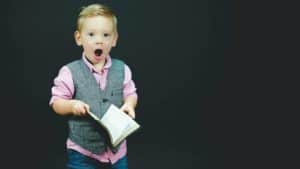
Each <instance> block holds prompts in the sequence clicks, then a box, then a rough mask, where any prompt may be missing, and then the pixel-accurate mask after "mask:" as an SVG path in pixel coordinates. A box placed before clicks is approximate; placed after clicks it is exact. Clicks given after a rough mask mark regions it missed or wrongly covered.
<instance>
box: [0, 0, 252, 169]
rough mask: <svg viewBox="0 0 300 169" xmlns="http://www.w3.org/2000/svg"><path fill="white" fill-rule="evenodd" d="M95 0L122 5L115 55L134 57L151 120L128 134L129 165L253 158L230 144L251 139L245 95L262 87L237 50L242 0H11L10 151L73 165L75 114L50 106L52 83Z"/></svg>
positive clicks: (18, 162)
mask: <svg viewBox="0 0 300 169" xmlns="http://www.w3.org/2000/svg"><path fill="white" fill-rule="evenodd" d="M93 2H103V3H105V4H108V5H110V6H111V7H112V8H113V9H114V10H115V12H116V13H117V17H118V30H119V41H118V44H117V47H116V48H114V49H113V50H112V53H111V55H112V57H115V58H119V59H122V60H124V61H125V62H126V63H127V64H128V65H129V67H130V68H131V70H132V72H133V80H134V81H135V83H136V86H137V92H138V95H139V104H138V107H137V109H136V120H137V121H138V122H139V123H140V124H141V125H142V129H141V130H140V131H138V132H137V133H135V134H133V135H132V136H130V137H129V138H128V158H129V167H130V169H141V168H143V169H147V168H156V169H160V168H164V169H177V168H178V169H179V168H180V169H189V168H218V169H221V168H227V167H232V168H234V167H237V166H239V165H228V163H229V162H232V161H235V160H236V159H234V158H232V157H231V156H230V155H232V154H234V155H235V156H234V157H237V161H239V162H240V160H245V159H244V158H241V157H239V155H238V153H239V152H240V150H238V151H237V149H236V148H233V147H231V145H234V144H236V145H240V139H243V138H240V137H237V135H239V134H240V133H243V132H245V131H244V130H242V128H239V126H240V125H241V124H243V123H244V122H246V121H247V119H246V118H245V117H246V116H245V115H244V114H243V113H245V112H248V111H249V109H248V108H249V107H247V106H248V104H247V101H248V100H245V99H243V98H245V96H244V94H245V93H247V94H249V93H251V92H253V91H254V90H253V91H251V89H250V90H248V89H247V90H245V88H243V84H245V83H244V82H245V81H243V77H247V75H245V74H243V73H242V71H241V70H243V64H244V63H245V62H243V61H245V60H244V59H241V58H240V60H236V59H237V58H232V57H231V56H232V55H234V54H235V53H234V50H233V49H234V47H237V46H238V44H236V43H235V34H236V31H237V30H236V27H234V22H235V20H234V19H235V18H234V17H233V15H234V9H235V6H234V4H233V3H231V2H230V1H217V0H203V1H196V0H194V1H193V0H186V1H174V0H173V1H158V0H152V1H139V0H136V1H100V0H99V1H88V0H81V1H80V0H68V1H38V0H31V1H9V2H6V3H7V4H3V6H2V7H1V9H2V10H1V15H2V16H3V17H2V18H3V20H2V23H3V25H2V26H1V33H2V35H1V36H2V39H3V40H1V41H0V42H1V56H2V57H1V59H2V61H1V77H2V79H3V81H2V84H1V85H2V87H1V89H2V95H1V96H2V98H1V103H2V104H3V106H2V109H3V112H5V116H3V118H1V119H2V123H1V124H2V125H3V127H2V129H3V133H4V134H5V135H4V136H3V139H2V141H3V144H2V146H3V147H4V148H3V153H2V155H3V158H1V159H3V161H4V162H7V163H8V165H10V168H14V167H17V166H18V167H19V168H20V167H21V168H25V166H26V167H29V168H39V169H48V168H49V169H50V168H51V169H61V168H64V163H65V161H66V156H65V140H66V137H67V124H66V118H64V117H62V116H58V115H56V114H55V113H54V112H53V111H52V110H51V108H50V107H49V105H48V103H49V99H50V97H51V91H50V89H51V86H52V84H53V79H54V78H55V77H56V75H57V73H58V70H59V69H60V68H61V67H62V66H63V65H64V64H66V63H68V62H70V61H73V60H75V59H79V58H80V57H81V52H82V50H81V48H79V47H78V46H76V44H75V42H74V38H73V33H74V30H75V23H76V18H77V15H78V12H79V10H80V7H81V6H85V5H88V4H90V3H93ZM236 63H237V64H238V65H239V67H238V68H241V69H236V68H237V67H236ZM244 65H246V64H244ZM233 74H234V75H237V76H233ZM239 79H241V80H239ZM246 104H247V105H246ZM237 111H238V112H243V113H242V114H236V113H233V112H237ZM236 115H237V116H236ZM233 118H234V119H239V121H238V125H236V124H237V123H235V122H236V121H235V120H232V119H233ZM232 129H235V131H236V132H234V134H233V132H232ZM236 134H237V135H236ZM232 138H234V139H232ZM244 148H245V147H244V146H241V149H242V150H243V149H244ZM246 148H247V149H248V148H249V147H248V146H246ZM236 153H237V154H236ZM8 159H9V160H8ZM244 165H245V164H244ZM244 165H242V166H244ZM246 166H247V165H246Z"/></svg>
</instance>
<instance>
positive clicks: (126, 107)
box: [120, 103, 135, 119]
mask: <svg viewBox="0 0 300 169" xmlns="http://www.w3.org/2000/svg"><path fill="white" fill-rule="evenodd" d="M120 109H121V110H122V111H123V112H125V113H127V114H128V115H129V116H130V117H131V118H133V119H134V118H135V111H134V108H133V106H131V105H129V104H126V103H124V104H123V106H122V107H121V108H120Z"/></svg>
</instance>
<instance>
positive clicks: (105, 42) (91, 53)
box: [75, 16, 118, 64]
mask: <svg viewBox="0 0 300 169" xmlns="http://www.w3.org/2000/svg"><path fill="white" fill-rule="evenodd" d="M117 39H118V34H117V32H116V29H115V25H114V22H113V20H112V19H111V18H108V17H104V16H95V17H88V18H85V19H84V21H83V23H82V27H81V31H80V32H79V31H75V40H76V43H77V45H79V46H81V45H82V47H83V51H84V54H85V56H86V57H87V58H88V59H89V60H90V61H91V62H92V63H93V64H97V63H99V62H102V61H105V58H106V57H107V56H108V55H109V52H110V50H111V48H112V47H115V46H116V43H117Z"/></svg>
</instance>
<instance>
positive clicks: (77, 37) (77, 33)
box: [74, 31, 82, 46]
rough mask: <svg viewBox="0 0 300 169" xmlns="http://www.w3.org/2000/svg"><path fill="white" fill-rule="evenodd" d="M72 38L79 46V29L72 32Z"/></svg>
mask: <svg viewBox="0 0 300 169" xmlns="http://www.w3.org/2000/svg"><path fill="white" fill-rule="evenodd" d="M74 38H75V42H76V44H77V45H78V46H81V45H82V43H81V37H80V32H79V31H75V32H74Z"/></svg>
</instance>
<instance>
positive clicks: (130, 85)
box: [123, 65, 137, 99]
mask: <svg viewBox="0 0 300 169" xmlns="http://www.w3.org/2000/svg"><path fill="white" fill-rule="evenodd" d="M123 85H124V86H123V87H124V89H123V97H124V99H125V98H126V97H128V96H135V97H137V93H136V90H137V89H136V87H135V83H134V81H133V80H132V73H131V70H130V68H129V67H128V66H127V65H125V77H124V84H123Z"/></svg>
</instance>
